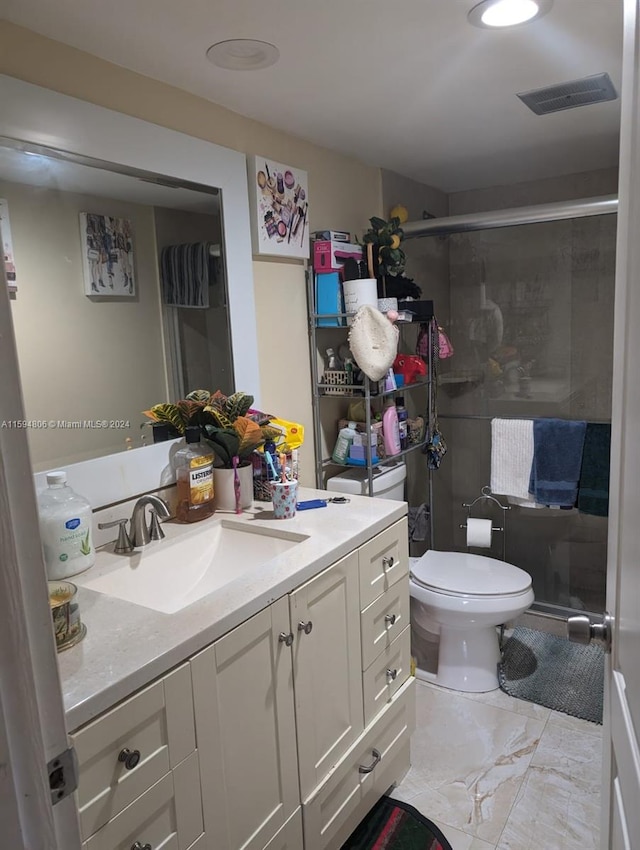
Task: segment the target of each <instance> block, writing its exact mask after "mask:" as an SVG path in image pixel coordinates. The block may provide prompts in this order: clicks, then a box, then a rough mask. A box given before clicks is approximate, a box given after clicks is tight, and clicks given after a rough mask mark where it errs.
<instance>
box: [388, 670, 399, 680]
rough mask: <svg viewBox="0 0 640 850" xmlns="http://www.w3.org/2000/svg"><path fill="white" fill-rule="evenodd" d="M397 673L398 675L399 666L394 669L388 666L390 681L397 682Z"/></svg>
mask: <svg viewBox="0 0 640 850" xmlns="http://www.w3.org/2000/svg"><path fill="white" fill-rule="evenodd" d="M397 675H398V668H397V667H394V668H393V670H392V669H391V668H390V667H387V680H388V681H389V682H395V680H396V676H397Z"/></svg>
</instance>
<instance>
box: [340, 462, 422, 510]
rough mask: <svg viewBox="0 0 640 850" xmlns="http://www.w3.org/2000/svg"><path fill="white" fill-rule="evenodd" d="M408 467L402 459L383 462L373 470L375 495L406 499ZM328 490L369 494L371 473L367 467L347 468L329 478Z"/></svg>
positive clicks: (352, 494)
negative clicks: (405, 486) (405, 483)
mask: <svg viewBox="0 0 640 850" xmlns="http://www.w3.org/2000/svg"><path fill="white" fill-rule="evenodd" d="M406 477H407V467H406V465H405V463H404V461H402V460H398V461H391V462H390V463H385V464H381V465H380V466H377V467H376V468H375V469H374V470H373V495H374V496H375V497H376V498H379V499H395V500H396V501H401V502H402V501H404V482H405V479H406ZM327 490H337V492H338V493H346V494H348V495H351V496H368V495H369V475H368V472H367V470H366V469H359V468H358V469H346V470H345V471H344V472H340V473H339V474H338V475H334V476H333V477H332V478H328V479H327Z"/></svg>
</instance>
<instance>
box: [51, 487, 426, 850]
mask: <svg viewBox="0 0 640 850" xmlns="http://www.w3.org/2000/svg"><path fill="white" fill-rule="evenodd" d="M321 495H323V494H322V493H321V491H315V490H303V491H302V492H301V498H304V499H307V498H314V497H319V496H321ZM270 507H271V506H270V505H261V504H260V503H254V507H253V508H252V509H250V510H249V511H247V512H245V513H244V514H243V515H242V516H241V517H236V516H235V515H229V514H228V515H225V516H224V518H221V517H220V516H219V515H216V516H214V517H213V518H211V519H210V520H206V521H204V522H201V523H198V524H195V525H194V526H192V527H189V526H179V525H174V524H173V523H168V524H166V525H165V528H166V530H167V538H166V539H165V540H163V541H159V542H156V543H153V544H151V546H150V547H146V548H148V550H149V553H148V556H147V553H146V552H145V553H144V554H143V555H142V557H141V559H139V560H136V562H135V563H131V564H130V563H129V562H128V558H127V556H123V555H115V554H113V552H112V551H110V549H112V546H107V547H105V550H104V551H102V552H99V554H98V561H97V563H96V567H94V568H93V569H92V570H89V571H88V573H86V574H84V575H81V576H78V577H77V583H78V585H79V586H80V604H81V606H82V616H83V620H84V622H85V624H86V625H87V630H88V632H87V637H86V638H85V640H84V641H83V642H82V643H81V644H79V645H78V646H77V647H75V648H74V649H72V650H70V651H68V652H66V653H62V654H61V655H60V656H59V660H60V668H61V676H62V682H63V690H64V696H65V707H66V716H67V720H68V728H69V729H70V731H71V739H72V743H73V746H74V747H75V749H76V752H77V756H78V763H79V787H78V791H77V803H78V810H79V815H80V822H81V831H82V837H83V841H84V844H83V847H84V848H85V850H156V849H157V848H159V847H162V848H163V850H168V848H171V850H213V848H214V847H215V848H216V850H240V848H246V850H263V849H264V848H269V850H285V848H288V850H300V848H305V850H320V849H321V848H338V847H340V845H341V844H342V843H343V842H344V840H345V839H346V838H347V837H348V836H349V834H350V832H351V831H352V830H353V829H354V828H355V826H356V825H357V824H358V822H359V821H360V820H361V819H362V817H363V816H364V815H365V814H366V812H367V811H368V810H369V809H370V808H371V807H372V806H373V804H374V803H375V802H376V800H377V799H378V798H379V797H380V796H381V795H382V794H383V793H384V792H385V791H386V790H387V789H388V788H389V786H391V785H392V784H393V783H394V782H396V781H398V780H400V779H401V778H402V776H403V775H404V773H405V772H406V770H407V769H408V767H409V738H410V734H411V731H412V729H413V727H414V696H413V679H412V678H411V677H410V670H409V668H410V646H409V583H408V569H409V564H408V550H407V521H406V505H405V504H404V503H401V502H391V501H385V500H380V499H368V498H366V497H354V498H352V499H351V501H350V502H349V503H348V504H346V505H335V504H329V505H328V506H327V507H326V508H322V509H319V510H312V511H305V512H300V513H298V514H297V515H296V517H295V518H294V519H292V520H286V521H284V522H278V521H274V520H273V519H272V513H271V510H270ZM216 526H218V527H220V529H221V531H220V533H221V534H222V536H223V538H224V535H225V534H226V535H236V536H238V535H241V534H243V533H244V534H245V537H246V535H248V538H247V539H248V541H249V542H248V544H247V545H249V546H250V545H251V542H252V538H253V537H254V536H257V539H258V541H259V546H258V549H259V550H263V551H268V547H269V546H270V545H271V544H270V542H269V540H270V539H271V538H273V537H274V536H275V537H277V538H279V539H281V540H283V541H285V543H286V544H287V545H286V546H283V548H284V551H282V552H280V553H279V554H276V555H275V556H274V557H271V556H270V554H267V555H263V556H262V557H257V560H256V565H255V566H253V567H251V566H250V567H248V568H247V567H243V566H242V563H241V562H242V557H241V556H238V557H237V558H235V559H229V558H228V557H226V558H224V559H223V560H226V561H227V562H229V561H230V560H235V562H236V563H237V568H238V569H239V571H240V574H239V575H238V576H237V577H234V576H233V575H231V576H229V577H227V579H225V583H224V584H222V585H221V586H220V587H218V588H217V589H214V590H212V591H211V592H209V593H206V594H205V595H204V596H202V597H201V598H199V599H197V600H196V601H195V602H190V601H189V600H190V599H191V598H192V597H191V596H189V594H188V593H186V594H185V593H184V591H185V588H184V586H181V583H182V585H184V584H185V583H186V582H191V583H192V584H193V582H194V581H195V582H196V583H197V582H198V581H202V580H203V576H204V580H205V581H208V580H209V579H207V578H206V575H205V574H206V565H205V564H204V561H203V562H201V563H200V573H199V578H197V579H196V578H194V577H193V576H190V574H189V573H188V564H187V565H185V575H184V576H183V577H182V578H181V572H180V564H179V562H176V561H175V557H174V556H178V555H179V553H180V552H181V551H182V552H183V553H189V552H192V553H193V552H194V551H200V552H204V556H203V557H204V558H205V560H206V558H207V557H208V555H207V552H206V545H208V544H206V545H205V544H204V541H205V540H207V539H212V538H213V537H214V536H215V534H216V533H217V532H216V528H215V527H216ZM245 537H243V538H242V539H243V540H244V539H245ZM238 539H240V538H238ZM163 547H165V548H164V552H165V553H168V554H165V555H163V554H162V552H163ZM265 547H266V548H265ZM221 551H222V550H221ZM234 551H237V552H239V553H240V552H241V551H242V549H241V547H240V548H237V547H236V549H235V550H234ZM247 551H248V552H249V551H250V550H249V549H248V550H247ZM136 557H137V558H138V556H136ZM265 557H266V558H267V560H266V561H264V558H265ZM172 558H173V559H174V564H173V566H174V573H173V585H172V584H166V585H165V586H164V587H163V583H164V581H165V579H164V578H163V575H164V573H163V570H164V564H163V561H164V562H167V563H168V562H169V561H170V560H172ZM189 558H191V559H192V556H189ZM189 558H188V559H189ZM123 561H124V562H125V565H126V569H128V570H129V571H131V570H133V571H136V570H137V571H139V575H140V576H144V571H146V570H151V569H153V568H154V567H157V568H158V573H157V581H156V585H158V586H160V587H161V589H162V590H163V594H164V597H165V599H166V597H167V596H168V597H172V598H173V602H172V603H169V607H170V608H172V609H175V607H176V605H178V606H180V605H181V603H180V602H179V601H178V602H176V599H179V598H181V599H183V600H184V606H182V607H178V609H177V610H173V611H172V613H166V610H161V609H163V608H164V609H166V607H167V605H166V604H165V602H164V601H163V598H162V597H163V594H162V593H161V594H160V598H156V597H154V599H153V600H150V597H148V596H146V595H145V594H147V593H148V592H149V591H148V588H147V587H146V585H145V582H144V581H143V580H142V579H141V583H140V584H139V585H138V587H137V589H136V588H133V589H131V587H130V588H129V589H126V588H125V589H124V590H122V587H123V585H124V584H126V582H123V581H118V582H117V583H115V584H113V585H111V584H109V581H110V579H109V577H110V575H112V574H113V573H114V571H117V570H122V568H123ZM227 568H228V565H227V566H226V567H223V566H221V567H220V569H221V570H224V569H227ZM149 574H150V575H151V572H149ZM92 585H93V587H94V589H91V586H92ZM98 586H100V587H101V588H102V591H101V592H98V591H97V590H96V589H95V588H96V587H98ZM206 587H208V585H206ZM116 588H118V589H116ZM116 592H118V593H120V594H121V596H124V598H119V597H118V596H116V595H114V594H115V593H116ZM137 593H139V594H141V596H140V598H144V599H145V605H140V604H136V603H135V602H134V601H132V600H133V599H135V598H136V594H137ZM153 606H155V607H153Z"/></svg>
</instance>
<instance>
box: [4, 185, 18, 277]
mask: <svg viewBox="0 0 640 850" xmlns="http://www.w3.org/2000/svg"><path fill="white" fill-rule="evenodd" d="M0 244H1V245H2V254H3V256H4V270H5V274H6V276H7V286H8V288H9V292H16V291H17V289H18V282H17V280H16V264H15V260H14V258H13V241H12V239H11V225H10V224H9V204H8V203H7V201H6V200H5V199H4V198H0Z"/></svg>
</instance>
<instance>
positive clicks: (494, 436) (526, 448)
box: [491, 419, 539, 508]
mask: <svg viewBox="0 0 640 850" xmlns="http://www.w3.org/2000/svg"><path fill="white" fill-rule="evenodd" d="M532 463H533V419H492V420H491V492H492V493H499V494H500V495H502V496H507V497H508V499H509V501H510V502H511V504H512V505H519V506H520V507H523V508H535V507H539V505H536V502H535V499H534V498H533V497H532V496H531V495H530V494H529V475H530V474H531V464H532Z"/></svg>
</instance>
